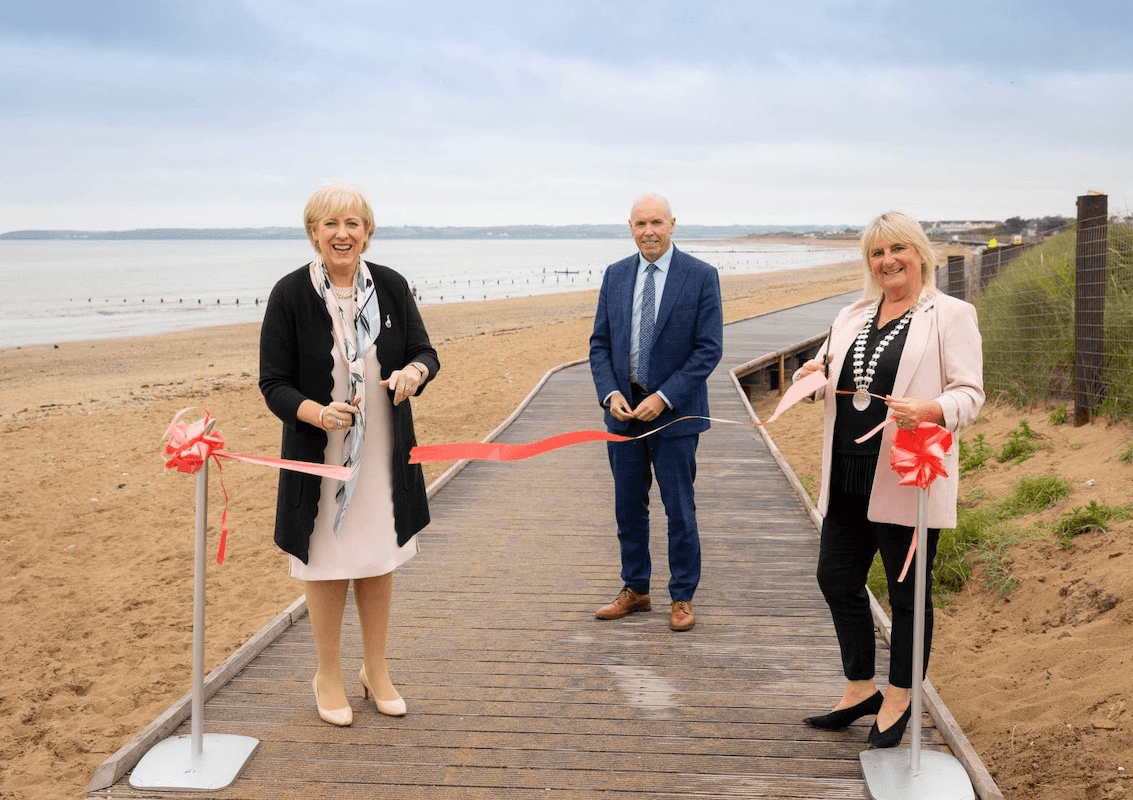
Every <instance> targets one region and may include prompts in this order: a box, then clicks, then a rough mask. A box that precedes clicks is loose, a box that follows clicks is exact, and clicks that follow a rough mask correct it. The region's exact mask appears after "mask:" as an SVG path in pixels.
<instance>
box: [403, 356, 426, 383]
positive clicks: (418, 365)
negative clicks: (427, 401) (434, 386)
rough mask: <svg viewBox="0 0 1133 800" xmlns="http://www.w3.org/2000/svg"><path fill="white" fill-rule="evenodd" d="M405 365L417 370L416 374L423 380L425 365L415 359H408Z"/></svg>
mask: <svg viewBox="0 0 1133 800" xmlns="http://www.w3.org/2000/svg"><path fill="white" fill-rule="evenodd" d="M405 366H407V367H413V369H415V370H417V374H418V375H420V376H421V380H425V365H424V364H421V363H418V362H416V361H410V362H409V363H408V364H406V365H405Z"/></svg>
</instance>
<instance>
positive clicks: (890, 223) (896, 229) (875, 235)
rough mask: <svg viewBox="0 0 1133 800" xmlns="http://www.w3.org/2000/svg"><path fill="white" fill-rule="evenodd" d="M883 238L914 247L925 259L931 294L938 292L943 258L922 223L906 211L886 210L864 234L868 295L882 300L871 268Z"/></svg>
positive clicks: (926, 282) (924, 280)
mask: <svg viewBox="0 0 1133 800" xmlns="http://www.w3.org/2000/svg"><path fill="white" fill-rule="evenodd" d="M881 239H884V240H886V241H887V242H893V243H894V244H896V243H898V242H900V243H902V244H908V245H912V247H913V249H914V250H916V251H917V255H919V256H920V257H921V282H922V283H923V284H924V285H925V288H927V289H928V290H929V292H933V291H936V265H937V263H938V261H939V257H938V256H937V255H936V251H935V250H933V248H932V243H931V242H929V240H928V236H926V235H925V232H924V228H923V227H921V224H920V223H919V222H917V221H916V220H915V219H913V218H912V217H911V216H909V215H908V214H906V213H905V212H904V211H886V212H885V213H884V214H882V215H880V216H879V217H877V219H875V220H873V221H872V222H871V223H869V225H867V226H866V228H865V230H864V231H862V239H861V246H862V261H863V262H864V266H865V286H864V291H865V296H866V297H869V298H873V297H880V296H881V287H880V286H879V285H878V283H877V279H876V278H874V277H873V270H871V269H870V268H869V253H870V251H871V250H873V248H874V245H876V244H877V242H878V241H879V240H881Z"/></svg>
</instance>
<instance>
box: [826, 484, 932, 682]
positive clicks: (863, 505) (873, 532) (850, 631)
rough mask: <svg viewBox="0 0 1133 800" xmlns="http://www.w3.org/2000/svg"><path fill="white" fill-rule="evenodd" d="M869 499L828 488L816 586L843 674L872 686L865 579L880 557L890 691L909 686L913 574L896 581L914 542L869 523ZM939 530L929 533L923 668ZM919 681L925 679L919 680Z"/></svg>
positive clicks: (909, 534)
mask: <svg viewBox="0 0 1133 800" xmlns="http://www.w3.org/2000/svg"><path fill="white" fill-rule="evenodd" d="M868 509H869V495H864V494H851V493H848V492H845V491H842V490H840V489H837V488H833V487H832V488H831V493H830V502H829V505H828V508H827V514H826V518H825V519H824V520H823V522H822V539H821V543H820V545H819V553H818V585H819V587H820V588H821V589H822V594H823V596H824V597H825V598H826V604H827V605H828V606H830V616H831V617H832V618H833V620H834V630H835V631H836V632H837V634H838V646H839V648H840V649H841V651H842V669H843V671H844V672H845V674H846V679H847V680H851V681H864V680H870V679H872V678H873V677H874V674H875V673H876V668H875V665H874V658H875V655H876V652H875V651H876V648H875V642H874V634H873V616H872V615H871V614H870V610H869V595H868V593H867V592H866V588H865V587H866V579H867V578H868V577H869V568H870V565H871V564H872V563H873V557H874V554H876V553H878V552H880V553H881V560H882V563H883V564H884V565H885V577H886V579H887V580H888V581H889V603H890V606H891V608H892V617H893V619H892V622H893V636H892V641H891V646H890V654H889V685H890V686H897V687H900V688H904V689H908V688H910V687H911V686H912V685H913V601H914V597H913V595H914V577H913V569H912V568H910V569H909V574H908V575H907V576H906V577H905V580H904V581H903V582H898V581H897V578H898V576H899V575H900V574H901V568H902V567H903V566H904V565H905V557H906V556H907V555H908V552H909V545H910V544H911V543H912V540H913V528H908V527H905V526H903V525H889V524H887V523H882V522H871V521H870V520H869V519H868V518H867V517H866V512H867V510H868ZM939 540H940V529H939V528H929V529H928V574H927V576H926V578H927V580H928V584H927V591H926V592H925V638H924V666H925V671H927V670H928V656H929V651H930V650H931V649H932V563H933V560H934V559H935V558H936V545H937V542H938V541H939ZM922 677H923V676H922Z"/></svg>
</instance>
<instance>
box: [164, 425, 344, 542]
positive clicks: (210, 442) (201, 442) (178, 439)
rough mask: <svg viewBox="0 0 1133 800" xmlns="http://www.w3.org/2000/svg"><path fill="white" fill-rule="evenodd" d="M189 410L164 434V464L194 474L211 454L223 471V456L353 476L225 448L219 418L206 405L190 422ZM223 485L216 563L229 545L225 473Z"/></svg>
mask: <svg viewBox="0 0 1133 800" xmlns="http://www.w3.org/2000/svg"><path fill="white" fill-rule="evenodd" d="M189 410H190V409H189V408H183V409H181V410H180V411H178V412H177V415H176V416H175V417H173V421H172V422H170V423H169V427H168V428H167V429H166V431H165V435H164V436H162V441H165V440H166V439H168V441H166V442H165V455H166V459H165V466H166V467H167V468H171V469H175V470H177V471H178V472H184V473H187V474H190V475H195V474H196V473H197V472H199V471H200V469H201V467H203V466H204V465H205V463H206V462H207V461H208V460H209V459H210V458H211V459H212V460H213V463H214V464H216V468H217V469H218V470H221V471H223V468H222V467H221V464H220V459H222V458H227V459H229V460H231V461H244V462H247V463H249V464H259V465H261V466H265V467H278V468H279V469H289V470H292V471H294V472H305V473H307V474H309V475H318V476H320V477H323V478H334V479H336V480H340V481H345V480H349V479H350V474H351V472H352V471H351V470H349V469H347V468H346V467H339V466H334V465H331V464H314V463H311V462H309V461H292V460H290V459H285V458H264V457H262V456H249V455H245V454H244V453H229V452H226V451H225V449H224V437H223V436H221V435H220V433H219V432H214V431H213V427H214V426H215V425H216V420H214V419H213V418H212V416H211V415H210V414H209V412H208V410H207V409H206V410H205V415H204V417H202V418H201V419H199V420H197V421H196V422H191V423H189V422H184V421H182V420H181V417H183V416H184V415H185V414H186V413H187V412H188V411H189ZM220 488H221V491H222V492H224V513H223V514H221V517H220V544H219V545H218V546H217V550H216V563H217V564H223V563H224V552H225V550H226V549H227V547H228V490H227V489H226V488H225V487H224V478H223V477H221V479H220Z"/></svg>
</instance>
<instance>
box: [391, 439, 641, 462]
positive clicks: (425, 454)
mask: <svg viewBox="0 0 1133 800" xmlns="http://www.w3.org/2000/svg"><path fill="white" fill-rule="evenodd" d="M632 438H633V437H631V436H618V435H617V434H616V433H607V432H606V431H571V432H570V433H559V434H555V435H554V436H548V437H547V438H546V439H540V440H539V441H537V442H528V443H527V444H504V443H502V442H456V443H453V444H429V445H420V446H418V447H414V448H413V449H412V450H410V451H409V463H410V464H425V463H428V462H430V461H458V460H460V459H476V460H479V461H522V460H523V459H525V458H531V457H533V456H538V455H542V454H543V453H547V452H550V451H551V450H558V449H559V448H560V447H570V446H571V445H574V444H582V443H583V442H628V441H630V440H631V439H632Z"/></svg>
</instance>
